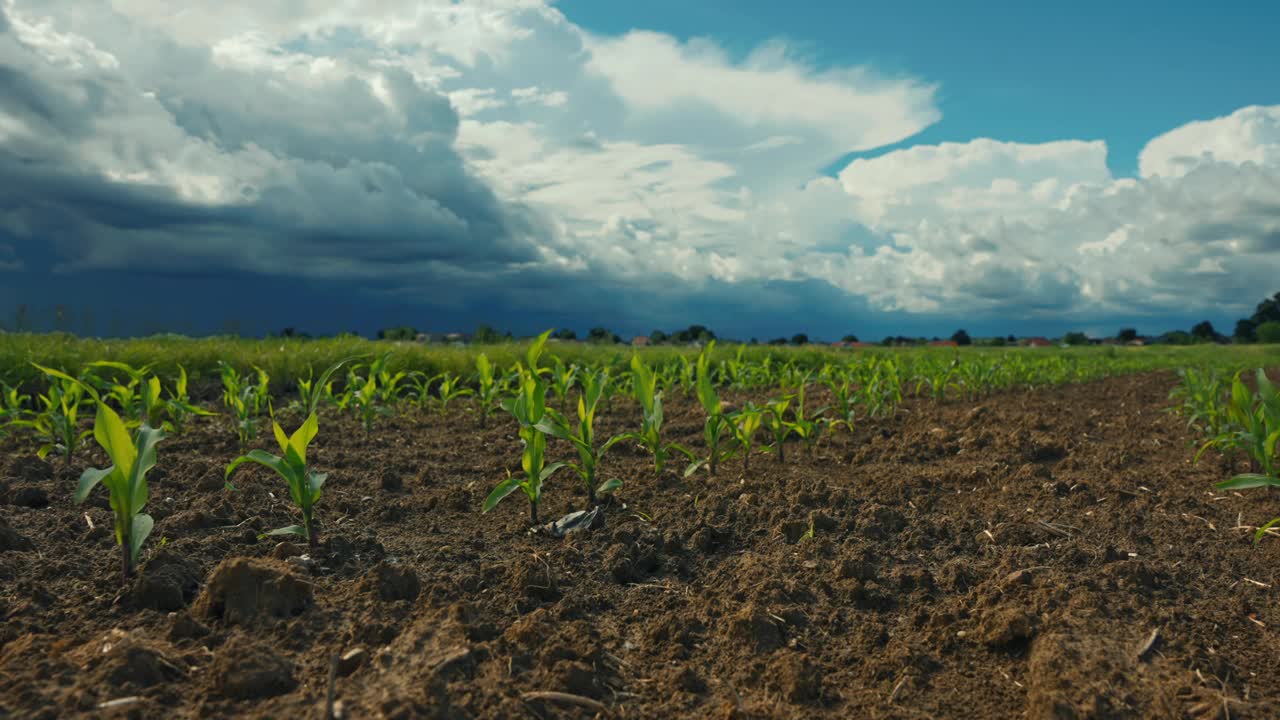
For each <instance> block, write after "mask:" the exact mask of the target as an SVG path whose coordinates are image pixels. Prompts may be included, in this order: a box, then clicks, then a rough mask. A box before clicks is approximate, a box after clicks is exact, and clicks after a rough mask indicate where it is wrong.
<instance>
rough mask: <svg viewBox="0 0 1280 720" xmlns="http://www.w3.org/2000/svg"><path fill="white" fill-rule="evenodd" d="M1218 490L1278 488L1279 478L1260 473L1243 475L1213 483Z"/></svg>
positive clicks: (1279, 484) (1279, 485)
mask: <svg viewBox="0 0 1280 720" xmlns="http://www.w3.org/2000/svg"><path fill="white" fill-rule="evenodd" d="M1214 487H1216V488H1218V489H1219V490H1252V489H1253V488H1261V487H1280V478H1273V477H1270V476H1267V475H1262V474H1260V473H1243V474H1240V475H1236V476H1235V477H1233V478H1231V479H1230V480H1224V481H1223V482H1220V483H1214Z"/></svg>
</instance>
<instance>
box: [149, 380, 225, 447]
mask: <svg viewBox="0 0 1280 720" xmlns="http://www.w3.org/2000/svg"><path fill="white" fill-rule="evenodd" d="M168 393H169V397H168V398H166V399H165V400H164V412H165V414H167V415H168V416H169V419H168V420H167V421H165V422H164V423H162V424H161V425H160V427H161V429H162V430H164V431H165V432H172V433H176V434H181V433H182V432H184V431H185V430H186V427H187V420H189V419H190V418H191V416H193V415H200V416H205V417H208V416H211V415H213V413H211V412H209V411H208V410H205V409H204V408H201V407H197V406H196V405H194V404H192V402H191V397H190V395H189V394H188V392H187V369H186V368H184V367H182V366H181V365H179V366H178V379H177V380H176V381H174V384H173V387H172V388H170V389H169V390H168ZM153 427H154V425H153Z"/></svg>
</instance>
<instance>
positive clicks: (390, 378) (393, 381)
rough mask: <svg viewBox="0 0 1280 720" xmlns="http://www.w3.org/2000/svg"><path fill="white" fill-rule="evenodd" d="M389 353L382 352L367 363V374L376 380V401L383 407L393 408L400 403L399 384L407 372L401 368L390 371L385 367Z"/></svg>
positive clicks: (389, 356) (406, 375)
mask: <svg viewBox="0 0 1280 720" xmlns="http://www.w3.org/2000/svg"><path fill="white" fill-rule="evenodd" d="M390 358H391V353H383V354H382V355H381V356H379V357H378V358H377V359H376V360H374V361H373V363H372V364H370V365H369V376H370V377H372V378H375V379H376V380H377V385H376V386H375V387H376V388H377V392H378V397H377V400H378V403H379V404H381V405H382V406H383V407H387V408H393V407H395V406H396V405H397V404H399V403H400V395H401V386H400V383H402V382H403V381H404V380H405V378H407V377H408V373H406V372H405V371H403V370H399V371H397V372H394V373H393V372H391V371H390V370H388V369H387V361H388V360H389V359H390Z"/></svg>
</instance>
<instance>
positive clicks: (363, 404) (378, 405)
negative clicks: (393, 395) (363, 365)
mask: <svg viewBox="0 0 1280 720" xmlns="http://www.w3.org/2000/svg"><path fill="white" fill-rule="evenodd" d="M358 369H359V366H356V367H353V368H352V369H351V371H350V372H349V373H347V387H348V388H351V389H352V390H353V395H352V397H351V407H352V408H354V409H355V413H356V416H357V417H359V418H360V425H361V426H363V427H364V431H365V432H366V433H369V432H373V421H374V420H375V419H377V417H378V416H379V415H390V414H391V410H390V409H389V408H387V407H386V406H384V405H383V404H382V398H383V397H384V396H383V394H382V393H381V392H380V391H379V389H378V373H376V372H373V371H370V372H369V374H368V375H365V376H364V377H361V376H360V373H359V372H358Z"/></svg>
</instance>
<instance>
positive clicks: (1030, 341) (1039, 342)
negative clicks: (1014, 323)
mask: <svg viewBox="0 0 1280 720" xmlns="http://www.w3.org/2000/svg"><path fill="white" fill-rule="evenodd" d="M1018 344H1019V345H1021V346H1022V347H1053V343H1051V342H1049V339H1048V338H1042V337H1032V338H1023V339H1021V340H1019V341H1018Z"/></svg>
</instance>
